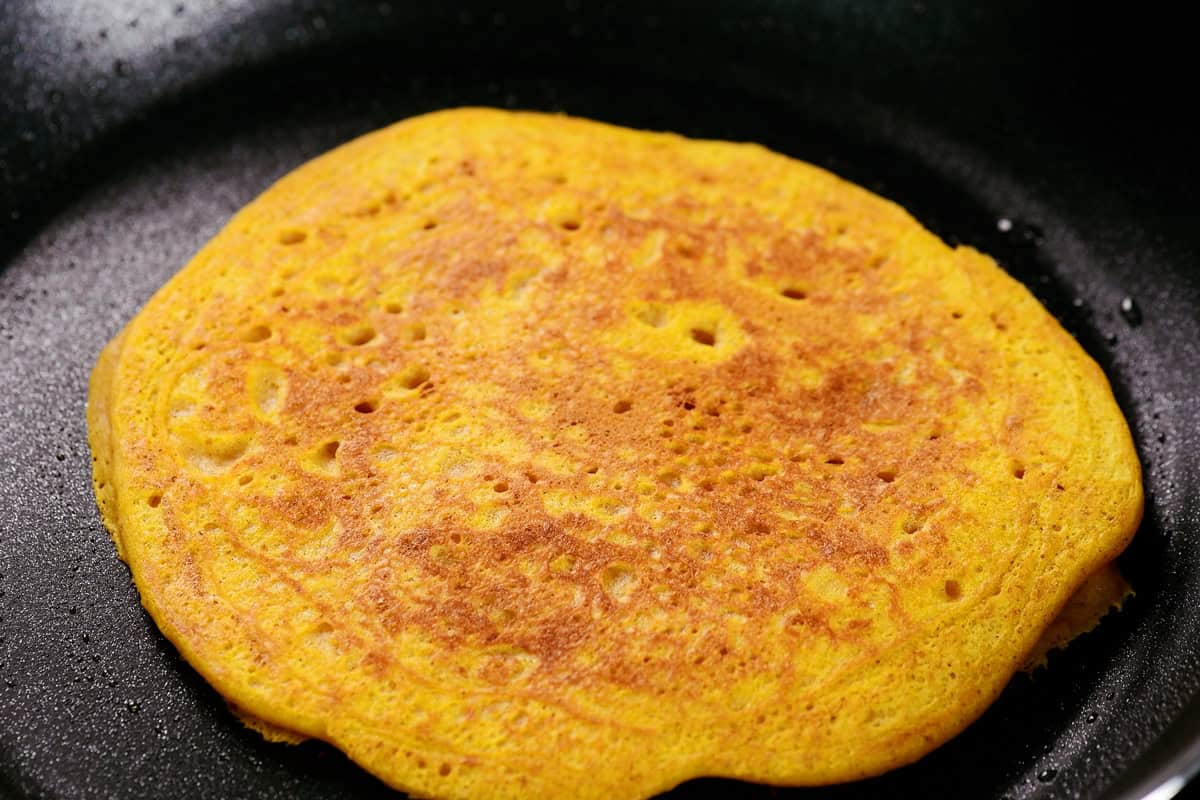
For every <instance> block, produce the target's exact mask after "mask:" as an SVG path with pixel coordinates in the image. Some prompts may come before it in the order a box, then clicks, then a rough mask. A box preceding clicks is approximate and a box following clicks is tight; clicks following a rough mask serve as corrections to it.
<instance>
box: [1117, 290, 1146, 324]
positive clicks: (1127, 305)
mask: <svg viewBox="0 0 1200 800" xmlns="http://www.w3.org/2000/svg"><path fill="white" fill-rule="evenodd" d="M1121 316H1122V317H1124V318H1125V321H1126V322H1128V323H1129V327H1131V328H1136V327H1137V326H1138V325H1141V324H1142V310H1141V309H1140V308H1138V305H1137V303H1136V302H1134V299H1133V298H1132V297H1126V298H1124V299H1123V300H1121Z"/></svg>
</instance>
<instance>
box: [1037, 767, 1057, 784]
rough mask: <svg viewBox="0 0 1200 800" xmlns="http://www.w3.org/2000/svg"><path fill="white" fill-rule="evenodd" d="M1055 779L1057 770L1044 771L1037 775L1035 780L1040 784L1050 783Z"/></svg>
mask: <svg viewBox="0 0 1200 800" xmlns="http://www.w3.org/2000/svg"><path fill="white" fill-rule="evenodd" d="M1057 777H1058V770H1056V769H1044V770H1042V771H1041V772H1039V773H1038V774H1037V779H1038V780H1039V781H1041V782H1042V783H1050V782H1051V781H1053V780H1054V779H1055V778H1057Z"/></svg>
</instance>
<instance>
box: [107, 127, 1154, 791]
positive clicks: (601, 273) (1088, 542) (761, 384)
mask: <svg viewBox="0 0 1200 800" xmlns="http://www.w3.org/2000/svg"><path fill="white" fill-rule="evenodd" d="M88 411H89V430H90V438H91V445H92V448H93V452H94V456H95V481H96V492H97V498H98V500H99V503H100V507H101V510H102V513H103V516H104V519H105V523H106V525H107V526H108V528H109V530H110V531H111V532H112V534H113V536H114V539H115V540H116V542H117V546H118V549H119V552H120V553H121V554H122V556H123V558H124V559H125V560H126V561H127V562H128V564H129V566H130V569H131V571H132V574H133V577H134V580H135V582H136V584H137V586H138V588H139V590H140V592H141V596H142V602H143V603H144V605H145V606H146V608H147V609H148V610H149V612H150V614H151V615H152V616H153V617H154V619H155V621H156V622H157V623H158V625H159V627H160V628H161V629H162V631H163V633H164V634H165V635H166V636H167V637H168V638H169V639H170V640H171V641H172V642H173V643H174V644H175V645H176V646H177V647H178V648H179V651H180V652H181V653H182V655H183V656H184V657H185V658H186V659H187V660H188V661H189V662H190V663H191V664H192V665H193V666H195V668H196V669H197V670H198V671H199V672H200V673H201V674H203V675H204V677H205V678H206V679H207V680H208V681H209V682H211V683H212V684H213V686H215V687H216V688H217V689H218V690H219V691H220V692H221V693H222V694H223V695H224V696H225V697H226V698H227V699H228V700H229V701H230V702H231V703H232V704H234V705H236V706H237V707H238V709H239V710H240V711H241V713H243V714H244V715H245V716H246V717H247V718H249V719H250V720H252V721H253V722H254V723H255V725H256V727H259V729H261V730H268V731H271V730H274V729H281V732H280V733H281V735H282V733H283V732H287V731H292V732H295V733H296V734H298V735H299V736H307V737H316V738H320V739H324V740H327V741H329V742H332V743H333V744H335V745H336V746H337V747H339V748H341V749H342V750H344V751H345V752H346V753H347V754H348V755H349V756H350V757H351V758H352V759H353V760H355V761H356V762H358V763H359V764H361V765H362V766H363V767H365V768H366V769H368V770H369V771H371V772H372V773H374V774H376V775H378V776H379V777H380V778H382V779H383V780H385V781H387V782H388V783H389V784H392V785H393V786H396V787H398V788H402V789H405V790H408V791H410V792H413V793H416V794H421V795H437V796H445V797H485V796H486V797H561V796H574V797H615V796H624V797H641V796H647V795H651V794H654V793H655V792H658V791H661V790H665V789H667V788H669V787H671V786H674V785H675V784H677V783H679V782H681V781H683V780H686V779H688V778H690V777H693V776H699V775H724V776H730V777H736V778H744V779H747V780H752V781H762V782H769V783H776V784H822V783H828V782H835V781H844V780H850V779H855V778H861V777H865V776H869V775H874V774H876V773H879V772H882V771H884V770H887V769H890V768H892V767H896V766H898V765H901V764H904V763H907V762H910V761H912V760H914V759H916V758H918V757H920V756H921V755H923V754H925V753H926V752H928V751H929V750H931V749H932V748H934V747H936V746H937V745H939V744H940V743H942V742H944V741H945V740H947V739H948V738H950V737H951V736H953V735H954V734H955V733H957V732H958V731H959V730H961V729H962V728H963V727H964V726H966V725H967V724H968V723H969V722H971V721H972V720H973V719H975V718H976V717H977V716H978V715H979V714H980V713H981V712H982V711H983V709H984V708H985V707H986V706H987V705H988V704H989V703H990V702H991V701H992V700H993V699H994V698H995V697H996V695H997V694H998V693H999V691H1000V690H1001V688H1002V687H1003V686H1004V684H1005V683H1006V681H1007V680H1008V679H1009V678H1010V676H1011V675H1012V674H1013V673H1014V671H1015V670H1017V669H1018V668H1019V667H1021V665H1022V664H1023V663H1024V661H1025V659H1026V658H1027V656H1028V655H1029V654H1030V653H1032V652H1033V650H1034V648H1035V645H1036V644H1037V642H1038V640H1039V637H1040V636H1041V635H1042V634H1043V631H1044V630H1045V629H1046V628H1047V627H1048V626H1049V625H1050V623H1051V622H1052V621H1053V620H1054V618H1055V616H1056V615H1057V614H1058V613H1059V611H1060V609H1062V608H1063V606H1064V604H1065V603H1066V601H1067V600H1068V598H1069V597H1071V595H1072V593H1073V592H1075V590H1076V589H1077V588H1078V587H1079V586H1080V585H1081V584H1082V583H1083V582H1084V580H1085V579H1086V578H1087V577H1088V576H1089V575H1091V574H1093V573H1095V572H1096V571H1097V570H1099V569H1100V568H1101V567H1103V566H1104V565H1105V564H1107V563H1109V562H1110V561H1111V560H1112V559H1113V558H1115V557H1116V556H1117V554H1118V553H1120V552H1121V550H1122V549H1123V548H1124V547H1125V545H1126V543H1127V542H1128V541H1129V539H1130V537H1131V536H1132V535H1133V532H1134V530H1135V529H1136V527H1137V524H1138V521H1139V519H1140V516H1141V510H1142V489H1141V478H1140V466H1139V464H1138V460H1137V456H1136V453H1135V451H1134V449H1133V445H1132V442H1131V438H1130V435H1129V431H1128V428H1127V427H1126V424H1125V421H1124V419H1123V418H1122V416H1121V414H1120V411H1119V410H1118V408H1117V406H1116V403H1115V402H1114V400H1113V398H1112V394H1111V392H1110V389H1109V386H1108V383H1107V381H1106V379H1105V377H1104V375H1103V374H1102V372H1101V371H1100V369H1099V368H1098V367H1097V365H1096V364H1095V363H1094V362H1093V361H1092V360H1091V359H1090V358H1089V357H1088V356H1087V355H1086V354H1085V353H1084V352H1083V350H1082V349H1081V348H1080V347H1079V346H1078V345H1077V344H1076V343H1075V341H1074V340H1073V339H1072V338H1071V337H1070V336H1069V335H1068V334H1067V333H1065V332H1064V331H1063V330H1062V329H1061V328H1060V327H1059V325H1058V324H1057V323H1056V322H1055V321H1054V320H1053V319H1052V318H1051V317H1050V315H1048V314H1047V313H1046V312H1045V311H1044V310H1043V309H1042V308H1041V307H1040V306H1039V305H1038V303H1037V302H1036V301H1035V300H1034V299H1033V298H1032V297H1031V296H1030V295H1029V293H1028V292H1027V291H1026V290H1025V289H1024V288H1023V287H1021V286H1020V285H1019V284H1018V283H1017V282H1015V281H1013V280H1012V279H1011V278H1009V277H1008V276H1007V275H1006V274H1005V273H1004V272H1003V271H1002V270H1001V269H1000V268H998V267H997V266H996V264H995V263H994V262H993V261H992V260H991V259H989V258H987V257H986V256H984V255H981V254H980V253H978V252H976V251H974V250H972V249H970V248H966V247H959V248H956V249H952V248H949V247H947V246H946V245H945V244H944V243H942V242H941V241H940V240H939V239H938V238H937V237H935V236H933V235H932V234H930V233H929V232H927V231H926V230H924V229H923V228H922V227H921V226H920V225H919V224H918V223H917V222H916V221H915V220H913V219H912V218H911V217H910V216H909V215H908V214H907V213H906V212H905V211H904V210H903V209H901V208H899V207H898V206H896V205H894V204H892V203H890V202H888V201H886V200H884V199H882V198H880V197H877V196H875V195H873V194H871V193H869V192H867V191H865V190H863V189H860V188H858V187H856V186H853V185H851V184H849V183H847V182H845V181H842V180H840V179H838V178H837V177H835V176H833V175H831V174H829V173H827V172H824V171H822V170H820V169H817V168H815V167H812V166H810V165H807V164H804V163H801V162H798V161H795V160H792V159H789V158H786V157H783V156H780V155H777V154H774V153H771V152H769V151H767V150H765V149H763V148H761V147H758V146H755V145H748V144H731V143H724V142H710V141H693V140H687V139H683V138H680V137H678V136H674V135H669V134H658V133H645V132H638V131H632V130H626V129H622V128H617V127H612V126H608V125H602V124H598V123H594V122H588V121H584V120H579V119H571V118H567V117H562V116H549V115H539V114H515V113H506V112H500V111H493V110H483V109H468V110H456V111H447V112H441V113H436V114H430V115H426V116H422V117H417V118H414V119H410V120H407V121H405V122H402V123H400V124H397V125H394V126H392V127H390V128H386V129H384V130H381V131H378V132H375V133H372V134H369V135H367V136H364V137H362V138H360V139H358V140H356V141H353V142H351V143H349V144H347V145H345V146H343V147H340V148H338V149H336V150H334V151H332V152H330V153H328V154H326V155H324V156H322V157H320V158H318V159H316V160H314V161H312V162H310V163H309V164H306V165H304V166H303V167H301V168H299V169H297V170H296V171H295V172H293V173H291V174H290V175H288V176H286V177H285V178H283V179H282V180H281V181H279V182H278V183H277V184H276V185H274V186H273V187H271V188H270V189H269V190H267V191H266V192H265V193H264V194H263V195H262V196H261V197H259V198H258V199H256V200H255V201H254V202H252V203H250V204H249V205H248V206H247V207H246V208H245V209H243V210H242V211H241V212H239V213H238V214H237V215H236V216H235V217H234V218H233V219H232V220H231V221H230V223H229V224H228V225H227V226H226V228H225V229H224V230H222V231H221V232H220V233H219V234H218V235H217V236H216V237H215V238H214V239H213V240H212V241H211V242H210V243H209V244H208V245H207V246H206V247H205V248H204V249H203V250H201V251H200V253H198V254H197V255H196V257H195V258H194V259H193V261H192V262H191V263H190V264H189V265H188V266H187V267H186V268H185V269H184V270H182V271H181V272H180V273H179V274H178V275H176V276H175V277H174V278H173V279H172V280H171V281H170V282H169V283H168V284H167V285H166V286H165V287H163V289H162V290H160V291H159V292H158V293H157V294H156V295H155V296H154V297H153V298H152V299H151V300H150V301H149V303H148V304H147V305H146V307H145V308H144V309H143V310H142V311H141V313H139V314H138V316H137V317H136V318H134V319H133V320H132V321H131V322H130V323H129V325H128V326H127V328H126V329H125V330H124V331H123V332H122V334H121V335H120V336H118V337H117V338H116V339H115V340H114V341H113V342H112V343H111V344H109V346H108V347H107V348H106V349H105V351H104V353H103V355H102V356H101V358H100V361H99V363H98V365H97V368H96V370H95V373H94V374H93V378H92V384H91V396H90V400H89V409H88Z"/></svg>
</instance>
